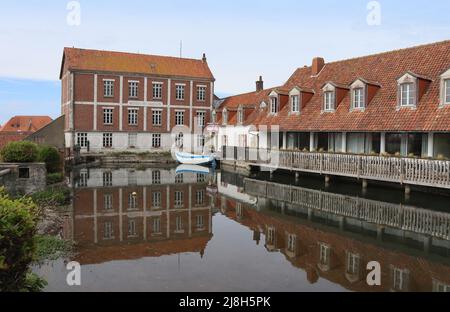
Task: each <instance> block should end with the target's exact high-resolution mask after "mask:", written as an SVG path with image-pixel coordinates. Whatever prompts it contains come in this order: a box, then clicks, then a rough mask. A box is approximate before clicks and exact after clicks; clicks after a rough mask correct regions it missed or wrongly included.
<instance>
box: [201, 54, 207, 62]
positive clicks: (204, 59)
mask: <svg viewBox="0 0 450 312" xmlns="http://www.w3.org/2000/svg"><path fill="white" fill-rule="evenodd" d="M202 61H203V63H206V62H207V59H206V53H203V57H202Z"/></svg>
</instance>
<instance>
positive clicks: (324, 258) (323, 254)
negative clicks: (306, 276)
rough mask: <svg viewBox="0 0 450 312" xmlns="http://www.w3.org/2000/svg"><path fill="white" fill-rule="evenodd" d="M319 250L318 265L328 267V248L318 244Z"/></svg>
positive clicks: (329, 251)
mask: <svg viewBox="0 0 450 312" xmlns="http://www.w3.org/2000/svg"><path fill="white" fill-rule="evenodd" d="M319 250H320V255H319V261H320V263H321V264H323V265H330V253H331V248H330V246H328V245H326V244H319Z"/></svg>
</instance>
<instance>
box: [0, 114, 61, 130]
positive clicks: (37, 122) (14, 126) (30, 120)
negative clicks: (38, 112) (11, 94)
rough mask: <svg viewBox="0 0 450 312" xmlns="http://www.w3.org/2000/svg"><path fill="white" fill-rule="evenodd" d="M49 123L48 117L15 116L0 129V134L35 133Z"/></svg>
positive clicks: (50, 120)
mask: <svg viewBox="0 0 450 312" xmlns="http://www.w3.org/2000/svg"><path fill="white" fill-rule="evenodd" d="M51 122H52V119H51V118H50V117H48V116H15V117H13V118H11V119H10V120H9V121H8V122H6V123H5V124H4V125H3V126H2V127H0V132H35V131H37V130H39V129H41V128H42V127H45V126H46V125H48V124H49V123H51Z"/></svg>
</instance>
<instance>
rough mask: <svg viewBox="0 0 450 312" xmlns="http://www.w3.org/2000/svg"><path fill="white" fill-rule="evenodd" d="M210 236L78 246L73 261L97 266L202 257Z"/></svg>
mask: <svg viewBox="0 0 450 312" xmlns="http://www.w3.org/2000/svg"><path fill="white" fill-rule="evenodd" d="M211 238H212V234H208V235H202V236H196V237H193V238H189V239H173V240H161V241H151V242H146V243H143V242H139V243H135V244H132V243H130V244H128V245H127V244H126V243H123V244H118V245H110V246H100V245H95V246H92V245H91V246H79V250H78V254H77V257H76V260H75V261H78V262H79V263H80V264H83V265H86V264H99V263H104V262H109V261H115V260H135V259H140V258H148V257H161V256H168V255H173V254H180V253H193V252H198V253H200V255H201V256H203V252H204V250H205V249H206V246H207V244H208V242H209V241H210V240H211Z"/></svg>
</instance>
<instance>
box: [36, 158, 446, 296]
mask: <svg viewBox="0 0 450 312" xmlns="http://www.w3.org/2000/svg"><path fill="white" fill-rule="evenodd" d="M183 169H189V168H183V167H179V168H178V169H177V168H167V167H164V168H162V167H161V168H90V169H81V170H78V171H76V172H73V173H72V174H71V177H70V186H71V188H72V192H73V194H72V195H73V203H72V207H71V210H70V212H68V213H67V214H66V215H64V220H65V226H64V228H63V230H62V232H63V236H64V238H65V239H68V240H72V241H74V243H75V254H74V255H73V256H71V257H70V258H67V259H59V260H57V261H52V262H48V263H45V264H42V265H40V266H39V267H35V268H34V271H35V272H36V273H38V274H39V275H41V276H42V277H44V278H45V279H46V280H47V282H48V286H47V287H46V289H45V291H49V292H52V291H67V292H70V291H138V292H139V291H182V292H184V291H186V292H197V291H208V292H209V291H258V292H266V291H275V292H278V291H290V292H292V291H294V292H297V291H306V292H308V291H326V292H343V291H399V292H400V291H401V292H403V291H426V292H429V291H450V286H449V285H450V199H449V198H447V197H444V196H438V195H431V194H426V193H425V194H420V193H413V194H412V195H411V196H409V197H407V198H405V195H404V193H403V192H401V191H398V190H391V189H389V188H379V187H369V188H368V189H367V190H366V191H363V190H362V189H361V187H360V186H359V185H356V184H352V183H346V182H335V183H331V184H329V185H325V184H324V182H323V180H322V179H320V180H319V179H314V178H307V177H301V178H300V179H299V180H298V181H296V182H295V179H294V178H293V177H292V176H289V175H283V174H279V175H275V176H272V177H269V176H265V175H263V174H261V175H256V176H252V177H244V176H241V175H238V174H235V173H227V172H217V173H214V174H212V173H207V172H199V171H191V170H183ZM72 261H76V262H78V263H79V264H80V265H81V285H79V286H69V285H68V284H67V281H66V278H67V275H68V273H69V272H70V271H69V270H67V268H66V264H67V263H69V262H72ZM368 263H375V264H377V265H379V268H380V272H379V273H380V274H379V277H380V282H381V284H380V285H375V286H373V285H369V284H368V282H367V275H368V274H369V273H370V272H371V270H368V269H367V265H368Z"/></svg>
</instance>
